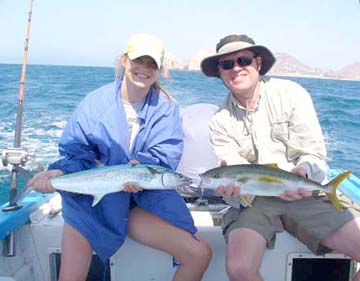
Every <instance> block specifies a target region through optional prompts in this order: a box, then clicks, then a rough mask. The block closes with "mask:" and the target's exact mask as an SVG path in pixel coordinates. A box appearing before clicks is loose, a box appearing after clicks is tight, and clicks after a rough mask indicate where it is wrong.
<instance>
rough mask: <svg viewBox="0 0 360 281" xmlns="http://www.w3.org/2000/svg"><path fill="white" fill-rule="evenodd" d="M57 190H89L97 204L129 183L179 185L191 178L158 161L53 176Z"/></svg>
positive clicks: (163, 186) (156, 186)
mask: <svg viewBox="0 0 360 281" xmlns="http://www.w3.org/2000/svg"><path fill="white" fill-rule="evenodd" d="M50 182H51V184H52V186H53V187H54V188H55V189H56V190H62V191H68V192H74V193H81V194H88V195H92V196H93V197H94V201H93V204H92V206H95V205H96V204H97V203H99V201H100V200H101V198H103V197H104V196H105V195H106V194H109V193H113V192H118V191H122V190H123V189H124V184H125V183H134V184H137V185H139V186H141V187H142V188H144V189H177V188H180V187H182V186H184V185H190V184H191V179H189V178H187V177H185V176H184V175H182V174H180V173H177V172H174V171H172V170H170V169H167V168H164V167H161V166H155V165H141V164H139V165H135V166H132V165H116V166H104V167H100V168H93V169H89V170H85V171H81V172H78V173H73V174H67V175H64V176H59V177H53V178H51V179H50Z"/></svg>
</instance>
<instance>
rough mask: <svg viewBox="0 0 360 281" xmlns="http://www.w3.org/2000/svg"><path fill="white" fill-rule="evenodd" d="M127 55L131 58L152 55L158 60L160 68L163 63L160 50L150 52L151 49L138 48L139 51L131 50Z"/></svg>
mask: <svg viewBox="0 0 360 281" xmlns="http://www.w3.org/2000/svg"><path fill="white" fill-rule="evenodd" d="M127 55H128V57H129V59H131V60H134V59H138V58H140V57H144V56H148V57H151V58H152V59H153V60H154V61H155V62H156V64H157V66H158V68H160V67H161V65H162V61H161V54H159V53H158V52H150V51H149V50H137V51H132V52H129V53H127Z"/></svg>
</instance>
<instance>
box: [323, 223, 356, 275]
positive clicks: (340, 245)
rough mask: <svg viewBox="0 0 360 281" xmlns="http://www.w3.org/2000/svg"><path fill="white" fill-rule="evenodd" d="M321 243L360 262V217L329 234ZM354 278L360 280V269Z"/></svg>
mask: <svg viewBox="0 0 360 281" xmlns="http://www.w3.org/2000/svg"><path fill="white" fill-rule="evenodd" d="M321 244H322V245H324V246H326V247H328V248H330V249H334V250H335V251H337V252H340V253H343V254H345V255H347V256H349V257H351V258H352V259H354V260H356V261H357V262H360V217H357V218H354V219H353V220H351V221H349V222H348V223H346V224H345V225H344V226H342V227H340V228H339V229H338V230H336V231H334V232H332V233H330V234H329V235H327V236H326V237H325V238H324V239H323V240H322V241H321ZM353 280H354V281H360V271H359V272H357V274H356V275H355V277H354V279H353Z"/></svg>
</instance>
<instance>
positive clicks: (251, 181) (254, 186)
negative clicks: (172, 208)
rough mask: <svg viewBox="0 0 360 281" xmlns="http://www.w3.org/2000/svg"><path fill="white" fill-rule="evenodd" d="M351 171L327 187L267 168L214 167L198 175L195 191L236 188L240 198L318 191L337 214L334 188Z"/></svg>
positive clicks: (249, 166)
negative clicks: (299, 190) (299, 191)
mask: <svg viewBox="0 0 360 281" xmlns="http://www.w3.org/2000/svg"><path fill="white" fill-rule="evenodd" d="M350 174H351V171H346V172H344V173H342V174H340V175H338V176H337V177H336V178H335V179H333V180H332V181H330V182H329V183H328V184H325V185H321V184H319V183H317V182H315V181H313V180H310V179H307V178H304V177H301V176H298V175H295V174H294V173H290V172H287V171H284V170H281V169H278V168H274V167H272V166H271V165H269V166H267V165H259V164H245V165H230V166H224V167H218V168H214V169H211V170H208V171H206V172H205V173H203V174H200V178H201V182H200V185H199V188H200V189H201V192H202V193H203V194H205V193H207V194H208V195H209V193H211V192H212V193H214V190H215V189H216V188H217V187H218V186H219V185H224V186H226V185H228V184H235V185H238V186H240V195H257V196H279V195H281V194H283V193H284V192H285V191H286V190H292V191H297V190H298V189H299V188H305V189H308V190H313V191H314V190H319V191H323V192H325V193H326V195H327V196H328V198H329V200H330V201H331V203H332V204H333V205H334V206H335V208H336V209H338V210H339V211H343V207H342V205H341V203H340V201H339V199H338V198H337V196H336V190H337V188H338V185H339V184H340V183H341V182H342V181H343V180H345V179H346V178H347V177H348V176H349V175H350Z"/></svg>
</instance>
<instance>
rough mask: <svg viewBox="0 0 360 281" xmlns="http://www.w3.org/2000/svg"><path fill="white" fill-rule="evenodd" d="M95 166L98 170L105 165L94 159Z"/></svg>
mask: <svg viewBox="0 0 360 281" xmlns="http://www.w3.org/2000/svg"><path fill="white" fill-rule="evenodd" d="M95 166H96V167H97V168H99V167H104V166H105V164H104V163H103V162H101V161H100V160H97V159H95Z"/></svg>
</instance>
